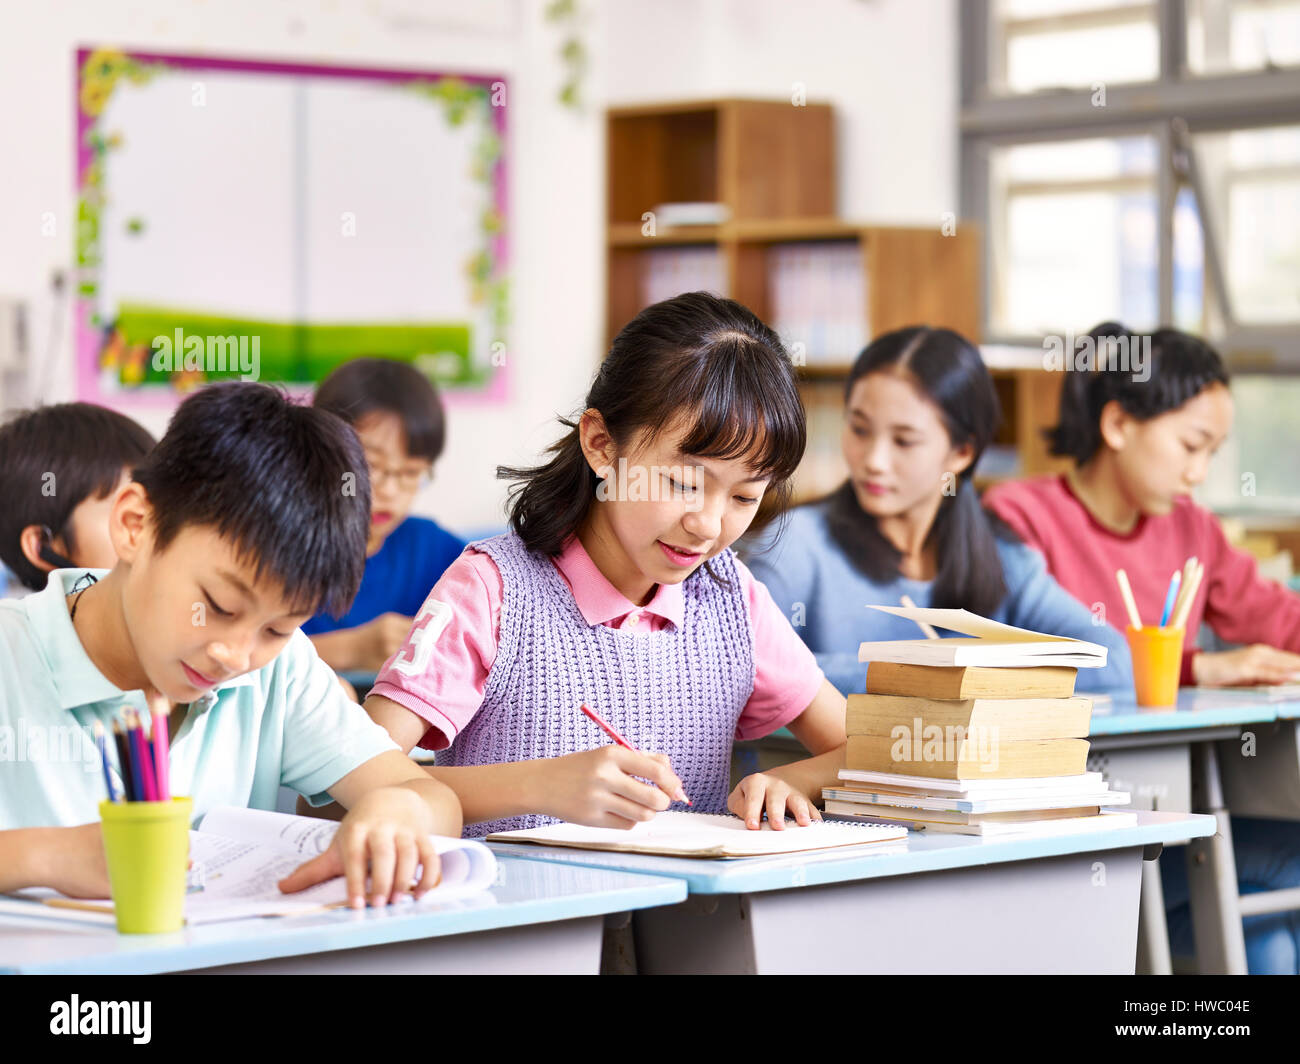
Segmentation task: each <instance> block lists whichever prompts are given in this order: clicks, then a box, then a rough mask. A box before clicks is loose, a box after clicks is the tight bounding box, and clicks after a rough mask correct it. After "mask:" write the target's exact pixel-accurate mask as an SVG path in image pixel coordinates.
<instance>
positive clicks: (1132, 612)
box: [1115, 569, 1142, 629]
mask: <svg viewBox="0 0 1300 1064" xmlns="http://www.w3.org/2000/svg"><path fill="white" fill-rule="evenodd" d="M1115 580H1116V582H1117V583H1118V584H1119V593H1120V596H1121V597H1122V598H1123V599H1124V608H1125V609H1126V610H1128V619H1129V623H1130V624H1131V625H1133V627H1134V628H1139V629H1140V628H1141V627H1142V618H1141V617H1139V616H1138V608H1137V603H1136V602H1134V601H1133V589H1132V588H1131V587H1129V583H1128V573H1126V572H1124V570H1123V569H1116V570H1115Z"/></svg>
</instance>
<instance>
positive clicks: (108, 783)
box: [95, 721, 117, 802]
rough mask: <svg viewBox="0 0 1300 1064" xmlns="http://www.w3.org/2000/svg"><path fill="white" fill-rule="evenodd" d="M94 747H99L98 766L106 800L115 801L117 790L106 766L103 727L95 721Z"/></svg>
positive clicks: (106, 748)
mask: <svg viewBox="0 0 1300 1064" xmlns="http://www.w3.org/2000/svg"><path fill="white" fill-rule="evenodd" d="M95 745H96V746H97V747H99V764H100V767H101V768H102V769H103V770H104V787H105V789H106V790H107V791H108V800H109V801H110V802H116V801H117V789H116V788H115V787H114V786H113V771H112V769H110V768H109V766H108V744H107V743H106V742H105V740H104V725H103V723H102V722H101V721H95Z"/></svg>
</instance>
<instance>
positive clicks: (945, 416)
mask: <svg viewBox="0 0 1300 1064" xmlns="http://www.w3.org/2000/svg"><path fill="white" fill-rule="evenodd" d="M876 372H888V373H902V374H905V375H906V377H907V379H908V380H910V381H911V383H912V384H914V385H915V386H916V387H917V388H918V389H919V390H920V391H921V393H922V394H923V395H924V396H925V397H926V398H927V399H929V400H930V402H932V403H933V404H934V405H935V407H936V408H937V409H938V411H939V416H940V418H941V419H942V421H943V425H944V428H945V429H946V430H947V433H948V438H949V440H950V441H951V444H952V446H953V447H960V446H962V445H963V444H966V443H969V444H970V445H971V446H972V447H973V449H974V456H973V457H972V459H971V462H970V465H968V466H967V467H966V468H965V469H964V470H963V471H962V472H961V473H959V474H958V476H957V480H956V483H955V484H954V485H953V487H952V490H951V491H947V490H945V492H944V495H943V498H942V499H941V500H940V503H939V511H938V513H937V514H936V515H935V519H934V524H933V525H931V526H930V531H929V533H928V534H927V535H926V539H925V545H926V546H927V547H931V548H933V550H934V555H935V559H936V565H937V571H936V573H935V579H934V584H933V587H932V589H931V592H930V601H931V604H932V605H933V606H935V607H938V608H952V609H966V610H970V611H971V612H972V613H979V614H984V615H988V614H990V613H992V612H993V611H995V610H996V609H997V608H998V606H999V604H1000V603H1001V602H1002V600H1003V599H1004V598H1005V597H1006V594H1007V583H1006V578H1005V576H1004V574H1003V572H1002V562H1001V559H1000V558H999V556H998V550H997V540H998V539H1014V538H1015V535H1014V533H1013V532H1011V530H1010V529H1009V528H1008V527H1007V526H1006V525H1005V524H1004V523H1003V522H1001V521H1000V520H998V519H997V518H996V517H995V516H994V515H993V514H991V513H989V512H988V511H987V510H985V509H984V507H983V505H982V504H981V503H980V499H979V495H978V494H977V493H976V491H975V485H974V483H973V479H972V478H973V477H974V474H975V467H976V465H977V464H978V462H979V459H980V455H982V454H983V453H984V449H985V448H986V447H987V446H988V445H989V442H990V441H991V440H992V439H993V434H994V432H995V431H996V430H997V426H998V420H999V418H1000V416H1001V413H1000V407H999V404H998V396H997V391H996V390H995V389H994V387H993V379H992V378H991V377H990V376H989V372H988V369H987V368H986V367H985V365H984V359H983V357H982V356H981V355H980V352H979V349H978V348H977V347H975V345H974V344H972V343H971V342H970V341H969V340H967V339H966V338H965V337H963V336H961V335H959V334H958V333H955V332H953V331H952V330H951V329H931V328H928V327H926V326H920V325H913V326H908V327H907V328H904V329H898V330H895V331H894V332H890V333H885V334H883V335H881V336H878V337H876V338H875V339H874V340H873V341H872V342H871V343H870V344H868V345H867V346H866V347H865V348H864V349H863V350H862V353H861V354H859V355H858V358H857V361H856V362H854V363H853V368H852V370H850V371H849V378H848V382H847V383H846V384H845V386H844V402H845V405H846V406H847V405H848V402H849V399H850V397H851V396H852V394H853V387H854V385H855V384H857V382H858V381H860V380H861V379H862V378H863V377H866V376H867V375H868V374H870V373H876ZM824 505H825V506H826V520H827V527H828V529H829V531H830V534H831V537H832V539H834V540H835V542H836V544H837V545H838V546H839V548H840V550H842V551H843V552H844V554H845V555H846V556H847V557H848V559H849V561H850V562H851V563H852V564H853V566H854V567H855V568H856V569H857V570H858V571H859V572H861V573H863V574H864V575H865V576H867V577H868V578H870V579H871V580H873V581H875V582H876V583H888V582H890V581H893V580H896V579H898V577H899V575H900V570H899V566H900V563H901V562H902V557H903V556H902V552H901V551H899V549H898V548H897V547H895V546H894V544H892V543H891V542H890V541H889V540H888V539H887V538H886V537H885V536H884V534H883V533H882V532H881V531H880V527H879V525H878V524H877V522H876V519H875V517H874V516H872V515H871V514H869V513H867V512H866V511H865V510H863V509H862V507H861V506H860V505H859V504H858V499H857V494H856V492H855V491H854V489H853V483H852V481H851V480H847V481H845V482H844V484H843V485H842V486H841V487H839V488H838V489H837V490H835V491H834V492H832V493H831V494H830V495H829V496H828V497H827V498H826V500H825V501H824Z"/></svg>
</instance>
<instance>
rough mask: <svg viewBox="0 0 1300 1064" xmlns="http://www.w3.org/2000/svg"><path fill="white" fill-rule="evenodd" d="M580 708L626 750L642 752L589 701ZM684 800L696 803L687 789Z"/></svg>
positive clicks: (683, 792) (689, 803) (692, 803)
mask: <svg viewBox="0 0 1300 1064" xmlns="http://www.w3.org/2000/svg"><path fill="white" fill-rule="evenodd" d="M578 708H580V709H581V710H582V712H583V713H585V714H586V715H587V716H588V717H589V718H590V719H591V720H592V721H593V722H594V723H595V724H596V726H597V727H599V728H600V730H601V731H603V732H604V733H605V734H606V735H608V736H609V737H610V738H611V739H613V740H614V742H616V743H618V745H619V746H621V747H623V749H624V750H636V752H637V753H638V754H639V753H640V752H641V751H640V750H637V749H636V747H635V746H633V745H632V744H631V743H629V742H628V741H627V740H626V739H624V738H623V736H621V735H619V733H618V732H617V731H615V730H614V728H613V727H612V726H611V725H609V724H607V723H606V722H605V718H604V717H602V716H601V715H600V714H599V713H597V712H596V711H595V710H594V709H588V708H587V703H585V702H584V703H583V704H582V705H581V706H580V707H578ZM682 801H683V802H685V803H686V804H687V805H694V804H695V803H694V802H692V801H691V800H690V799H689V798H687V797H686V792H685V791H682Z"/></svg>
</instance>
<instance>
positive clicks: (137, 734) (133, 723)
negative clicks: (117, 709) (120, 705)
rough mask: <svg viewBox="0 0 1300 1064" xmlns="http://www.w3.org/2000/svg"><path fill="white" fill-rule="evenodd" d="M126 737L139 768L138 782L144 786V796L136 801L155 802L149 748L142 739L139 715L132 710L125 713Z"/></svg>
mask: <svg viewBox="0 0 1300 1064" xmlns="http://www.w3.org/2000/svg"><path fill="white" fill-rule="evenodd" d="M126 735H127V739H128V740H129V741H130V743H131V753H132V754H133V755H134V756H135V760H136V763H137V764H138V765H139V766H140V780H141V782H142V783H143V784H144V794H142V795H141V796H140V798H139V799H138V800H141V801H146V802H156V801H157V800H158V785H157V784H156V783H155V782H154V772H153V762H152V760H151V759H150V757H149V746H148V743H147V742H146V740H145V737H144V728H143V726H142V725H141V722H140V715H139V714H138V713H137V712H136V711H135V710H134V709H128V710H127V711H126Z"/></svg>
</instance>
